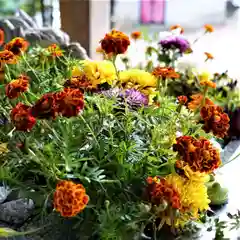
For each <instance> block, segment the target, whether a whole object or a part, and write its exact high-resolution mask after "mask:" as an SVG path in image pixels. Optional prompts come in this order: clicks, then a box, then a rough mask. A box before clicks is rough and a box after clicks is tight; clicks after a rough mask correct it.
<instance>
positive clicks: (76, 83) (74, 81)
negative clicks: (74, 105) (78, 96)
mask: <svg viewBox="0 0 240 240" xmlns="http://www.w3.org/2000/svg"><path fill="white" fill-rule="evenodd" d="M64 87H65V88H78V89H80V90H82V91H85V90H92V89H93V86H92V84H91V82H90V81H89V80H88V79H87V77H86V76H85V75H82V76H76V77H72V78H71V79H68V80H67V81H66V82H65V83H64Z"/></svg>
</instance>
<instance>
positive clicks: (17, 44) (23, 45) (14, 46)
mask: <svg viewBox="0 0 240 240" xmlns="http://www.w3.org/2000/svg"><path fill="white" fill-rule="evenodd" d="M28 45H29V43H28V42H27V41H26V40H25V39H23V38H21V37H16V38H14V39H13V40H11V41H10V42H9V43H7V44H6V45H5V46H4V49H5V50H8V51H11V52H12V53H13V54H14V55H16V56H20V55H21V54H22V52H25V51H26V50H27V48H28Z"/></svg>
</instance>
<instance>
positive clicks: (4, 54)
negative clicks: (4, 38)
mask: <svg viewBox="0 0 240 240" xmlns="http://www.w3.org/2000/svg"><path fill="white" fill-rule="evenodd" d="M0 63H1V65H3V64H5V63H6V64H16V63H17V58H16V56H15V55H14V54H13V53H12V52H10V51H8V50H4V51H0Z"/></svg>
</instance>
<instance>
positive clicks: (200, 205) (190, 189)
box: [166, 173, 210, 226]
mask: <svg viewBox="0 0 240 240" xmlns="http://www.w3.org/2000/svg"><path fill="white" fill-rule="evenodd" d="M191 174H192V173H191ZM166 181H167V182H168V183H169V184H172V185H173V186H174V188H175V189H176V190H177V191H178V192H179V194H180V202H181V205H182V209H183V210H182V211H180V215H179V217H178V218H177V219H176V221H175V222H174V224H175V226H179V225H184V224H185V223H186V222H187V221H189V220H190V219H197V218H198V217H199V212H201V211H205V210H207V209H208V208H209V203H210V200H209V199H208V195H207V188H206V186H205V184H204V183H205V178H203V177H200V178H196V176H194V177H193V178H192V179H191V178H190V179H187V178H184V177H181V176H179V175H177V174H170V175H168V176H167V177H166ZM166 223H167V224H169V225H171V219H170V217H169V218H166Z"/></svg>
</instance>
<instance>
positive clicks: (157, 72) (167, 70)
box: [152, 67, 180, 79]
mask: <svg viewBox="0 0 240 240" xmlns="http://www.w3.org/2000/svg"><path fill="white" fill-rule="evenodd" d="M152 75H154V76H156V77H161V78H162V79H166V78H179V77H180V75H179V74H178V73H176V72H175V70H174V68H171V67H156V68H154V69H153V72H152Z"/></svg>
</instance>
